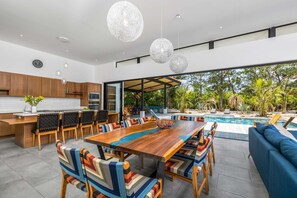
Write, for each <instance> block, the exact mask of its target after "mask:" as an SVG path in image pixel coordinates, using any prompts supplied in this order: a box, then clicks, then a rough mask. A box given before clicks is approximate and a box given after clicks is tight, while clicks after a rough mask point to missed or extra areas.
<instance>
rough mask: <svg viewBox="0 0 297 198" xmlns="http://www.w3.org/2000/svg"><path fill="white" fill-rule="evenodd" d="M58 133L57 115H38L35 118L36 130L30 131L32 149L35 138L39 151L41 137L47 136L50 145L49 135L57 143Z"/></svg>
mask: <svg viewBox="0 0 297 198" xmlns="http://www.w3.org/2000/svg"><path fill="white" fill-rule="evenodd" d="M58 131H59V113H48V114H39V115H38V116H37V125H36V129H34V130H32V137H33V138H32V140H33V147H35V139H36V136H37V141H38V150H41V136H44V135H48V143H51V135H52V134H54V135H55V141H57V133H58Z"/></svg>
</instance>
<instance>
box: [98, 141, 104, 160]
mask: <svg viewBox="0 0 297 198" xmlns="http://www.w3.org/2000/svg"><path fill="white" fill-rule="evenodd" d="M97 148H98V151H99V154H100V158H101V159H103V160H105V155H104V152H103V149H102V146H100V145H97Z"/></svg>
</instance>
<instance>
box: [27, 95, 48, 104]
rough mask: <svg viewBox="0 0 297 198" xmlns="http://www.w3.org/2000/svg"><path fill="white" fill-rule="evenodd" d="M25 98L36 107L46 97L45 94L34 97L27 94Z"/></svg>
mask: <svg viewBox="0 0 297 198" xmlns="http://www.w3.org/2000/svg"><path fill="white" fill-rule="evenodd" d="M24 99H25V102H26V103H29V105H31V107H36V106H37V105H38V104H39V103H40V102H41V101H43V100H44V97H43V96H38V97H34V96H30V95H27V96H25V98H24Z"/></svg>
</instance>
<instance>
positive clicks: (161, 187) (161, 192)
mask: <svg viewBox="0 0 297 198" xmlns="http://www.w3.org/2000/svg"><path fill="white" fill-rule="evenodd" d="M162 183H163V182H162V180H161V182H160V194H159V198H162V197H163V184H162Z"/></svg>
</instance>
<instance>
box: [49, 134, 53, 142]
mask: <svg viewBox="0 0 297 198" xmlns="http://www.w3.org/2000/svg"><path fill="white" fill-rule="evenodd" d="M51 142H52V134H49V135H48V143H49V144H50V143H51Z"/></svg>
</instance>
